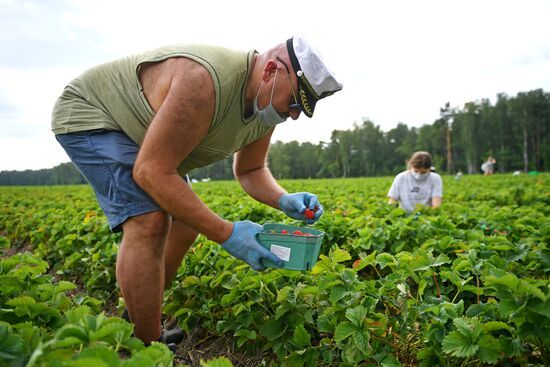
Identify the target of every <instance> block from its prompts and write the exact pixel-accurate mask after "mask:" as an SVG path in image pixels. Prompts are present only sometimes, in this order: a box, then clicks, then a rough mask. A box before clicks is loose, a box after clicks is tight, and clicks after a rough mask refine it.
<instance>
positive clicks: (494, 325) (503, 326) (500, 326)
mask: <svg viewBox="0 0 550 367" xmlns="http://www.w3.org/2000/svg"><path fill="white" fill-rule="evenodd" d="M482 329H483V331H484V332H485V333H488V332H490V331H495V330H508V331H509V332H513V331H514V328H513V327H511V326H510V325H508V324H507V323H505V322H502V321H489V322H486V323H484V324H483V326H482Z"/></svg>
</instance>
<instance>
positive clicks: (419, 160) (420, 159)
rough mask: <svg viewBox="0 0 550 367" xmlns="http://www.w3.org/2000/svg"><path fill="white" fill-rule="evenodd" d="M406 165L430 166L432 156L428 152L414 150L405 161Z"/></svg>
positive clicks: (416, 166)
mask: <svg viewBox="0 0 550 367" xmlns="http://www.w3.org/2000/svg"><path fill="white" fill-rule="evenodd" d="M407 165H408V166H409V167H413V168H417V169H418V168H431V167H432V156H431V155H430V153H428V152H422V151H421V152H414V153H413V155H411V157H410V158H409V160H408V161H407Z"/></svg>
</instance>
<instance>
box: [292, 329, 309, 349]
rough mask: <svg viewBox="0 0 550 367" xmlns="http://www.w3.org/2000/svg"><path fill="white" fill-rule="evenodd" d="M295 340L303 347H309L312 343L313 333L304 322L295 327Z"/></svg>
mask: <svg viewBox="0 0 550 367" xmlns="http://www.w3.org/2000/svg"><path fill="white" fill-rule="evenodd" d="M293 339H294V341H295V342H296V344H298V345H299V346H301V347H308V346H310V344H311V335H310V334H309V333H308V331H307V330H306V328H305V327H304V325H303V324H299V325H298V326H296V328H295V329H294V338H293Z"/></svg>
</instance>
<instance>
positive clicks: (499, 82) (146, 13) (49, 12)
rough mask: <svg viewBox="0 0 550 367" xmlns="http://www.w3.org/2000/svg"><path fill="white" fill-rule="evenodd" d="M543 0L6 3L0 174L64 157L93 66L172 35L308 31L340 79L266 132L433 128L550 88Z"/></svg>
mask: <svg viewBox="0 0 550 367" xmlns="http://www.w3.org/2000/svg"><path fill="white" fill-rule="evenodd" d="M549 19H550V1H540V0H517V1H505V0H501V1H487V0H484V1H479V0H478V1H470V0H460V1H444V0H439V1H421V0H418V1H410V0H403V1H324V0H314V1H296V0H292V1H286V0H280V1H269V2H267V1H260V0H256V1H241V0H233V1H211V0H201V1H184V0H178V1H176V0H174V1H169V0H155V1H137V0H133V1H129V0H128V1H126V0H124V1H121V0H108V1H104V0H66V1H64V0H57V1H55V0H35V1H24V0H0V170H13V169H17V170H23V169H39V168H50V167H53V166H55V165H57V164H59V163H62V162H66V161H68V157H67V156H66V155H65V153H64V151H63V150H62V149H61V147H60V146H59V145H58V143H57V142H56V141H55V139H54V137H53V134H52V133H51V131H50V114H51V110H52V107H53V104H54V102H55V100H56V98H57V96H58V95H59V94H60V93H61V91H62V90H63V87H64V86H65V85H66V84H67V83H68V82H69V81H70V80H71V79H72V78H74V77H76V76H78V75H79V74H80V73H81V72H83V71H84V70H85V69H87V68H88V67H91V66H94V65H96V64H98V63H102V62H106V61H110V60H112V59H115V58H118V57H122V56H125V55H126V54H129V53H135V52H141V51H145V50H148V49H150V48H155V47H158V46H161V45H165V44H171V43H209V44H215V45H222V46H226V47H231V48H236V49H242V50H249V49H256V50H258V51H260V52H262V51H265V50H267V49H268V48H270V47H271V46H273V45H275V44H277V43H280V42H283V41H285V40H286V39H287V38H289V37H290V36H292V35H293V34H302V35H305V36H306V37H308V38H309V39H310V41H311V42H312V43H313V44H315V45H316V47H317V48H318V49H319V50H320V51H321V53H322V54H323V56H324V58H325V60H326V62H327V64H329V66H330V68H331V69H333V71H334V72H335V73H336V75H337V77H338V79H340V80H341V81H342V83H343V84H344V89H343V90H342V91H341V92H338V93H336V94H334V95H333V96H331V97H329V98H326V99H324V100H322V101H321V102H319V103H318V104H317V108H316V110H315V116H314V117H313V118H312V119H308V118H307V117H305V116H302V117H300V118H299V119H298V120H297V121H292V120H288V121H286V122H285V123H283V124H281V125H279V126H278V127H277V129H276V131H275V135H274V140H282V141H285V142H287V141H290V140H298V141H311V142H314V143H317V142H318V141H320V140H329V139H330V134H331V132H332V131H333V130H335V129H350V128H352V127H353V124H354V123H361V121H362V120H363V118H368V119H370V120H372V121H373V122H374V123H375V124H377V125H380V127H381V129H382V130H384V131H388V130H390V129H392V128H394V127H395V126H396V125H397V123H399V122H402V123H405V124H407V125H409V126H417V127H418V126H421V125H423V124H431V123H433V122H434V121H435V120H436V119H437V118H438V117H439V108H440V107H442V106H443V105H444V104H445V103H446V102H450V103H451V106H458V107H462V106H463V105H464V103H466V102H469V101H474V100H479V99H481V98H489V99H490V100H491V101H493V102H494V100H495V97H496V94H497V93H501V92H504V93H507V94H508V95H510V96H514V95H515V94H516V93H518V92H521V91H528V90H532V89H536V88H542V89H544V90H545V91H547V92H548V91H550V21H549Z"/></svg>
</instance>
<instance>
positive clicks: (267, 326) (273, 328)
mask: <svg viewBox="0 0 550 367" xmlns="http://www.w3.org/2000/svg"><path fill="white" fill-rule="evenodd" d="M286 328H287V322H286V320H285V318H284V317H282V318H280V319H270V320H268V321H267V322H266V323H264V324H263V325H262V326H261V327H260V334H261V335H263V336H265V337H266V338H267V339H269V340H275V339H277V338H278V337H280V336H281V335H283V334H284V333H285V331H286Z"/></svg>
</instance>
